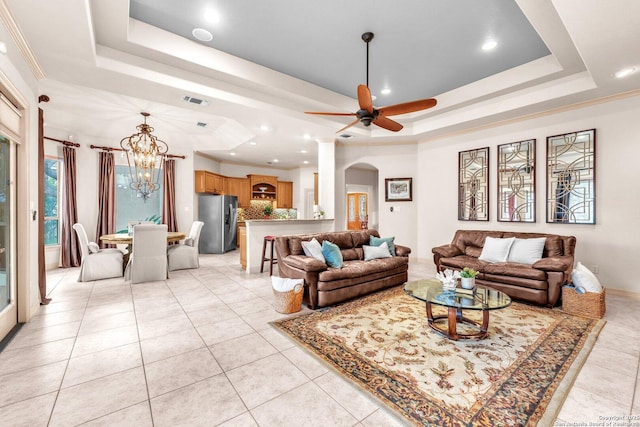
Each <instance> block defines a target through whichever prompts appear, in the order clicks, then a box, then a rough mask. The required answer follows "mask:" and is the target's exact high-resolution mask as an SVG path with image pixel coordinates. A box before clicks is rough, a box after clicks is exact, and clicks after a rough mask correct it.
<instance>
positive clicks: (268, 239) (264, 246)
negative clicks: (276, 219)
mask: <svg viewBox="0 0 640 427" xmlns="http://www.w3.org/2000/svg"><path fill="white" fill-rule="evenodd" d="M275 240H276V238H275V237H273V236H264V240H263V241H262V263H261V264H260V273H262V272H263V271H264V263H265V261H269V276H273V264H277V263H278V260H277V259H273V244H274V243H275ZM267 242H269V243H271V257H270V258H265V257H264V256H265V254H266V252H267Z"/></svg>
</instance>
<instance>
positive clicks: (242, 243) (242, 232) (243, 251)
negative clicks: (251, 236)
mask: <svg viewBox="0 0 640 427" xmlns="http://www.w3.org/2000/svg"><path fill="white" fill-rule="evenodd" d="M238 246H239V247H240V265H241V266H242V269H243V270H245V269H246V268H247V227H245V226H244V224H243V225H241V226H240V227H238Z"/></svg>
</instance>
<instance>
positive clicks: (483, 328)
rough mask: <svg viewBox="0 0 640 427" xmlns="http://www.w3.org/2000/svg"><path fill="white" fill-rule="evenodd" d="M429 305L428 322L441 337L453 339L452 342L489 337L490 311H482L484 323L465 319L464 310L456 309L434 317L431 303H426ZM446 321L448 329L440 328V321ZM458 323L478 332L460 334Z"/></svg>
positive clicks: (453, 308) (449, 308) (451, 308)
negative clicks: (471, 327) (469, 326)
mask: <svg viewBox="0 0 640 427" xmlns="http://www.w3.org/2000/svg"><path fill="white" fill-rule="evenodd" d="M426 305H427V320H428V323H429V326H430V327H431V329H433V330H434V331H436V332H438V333H439V334H441V335H444V336H445V337H447V338H449V339H451V340H456V341H457V340H459V339H482V338H485V337H486V336H487V329H488V328H489V310H482V323H479V322H476V321H474V320H471V319H469V318H468V317H464V316H463V315H462V309H461V308H456V307H448V308H447V314H441V315H438V316H434V315H433V313H432V311H431V303H430V302H429V301H427V302H426ZM443 319H446V322H447V328H446V329H444V328H442V327H440V326H438V323H444V322H439V321H440V320H443ZM458 323H466V324H467V325H472V326H474V327H476V328H478V332H474V333H466V334H463V333H458Z"/></svg>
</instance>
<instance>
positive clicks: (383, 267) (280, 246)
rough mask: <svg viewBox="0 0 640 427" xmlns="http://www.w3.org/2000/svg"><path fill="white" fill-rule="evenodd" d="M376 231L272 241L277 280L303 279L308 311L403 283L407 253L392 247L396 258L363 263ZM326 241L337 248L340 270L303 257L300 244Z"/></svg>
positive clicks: (278, 238)
mask: <svg viewBox="0 0 640 427" xmlns="http://www.w3.org/2000/svg"><path fill="white" fill-rule="evenodd" d="M370 236H375V237H380V235H379V234H378V232H377V231H376V230H355V231H334V232H327V233H317V234H303V235H293V236H278V237H276V253H277V254H278V272H279V275H280V277H289V278H293V279H304V283H305V295H304V301H305V302H306V303H307V306H308V307H309V308H311V309H316V308H319V307H324V306H328V305H332V304H336V303H339V302H342V301H346V300H349V299H352V298H356V297H359V296H361V295H366V294H369V293H371V292H375V291H378V290H381V289H385V288H389V287H392V286H395V285H399V284H401V283H405V282H406V281H407V278H408V270H409V258H408V257H409V254H410V253H411V249H409V248H407V247H405V246H400V245H397V244H396V245H395V252H396V256H393V257H391V258H381V259H373V260H369V261H364V250H363V248H362V246H363V245H369V239H370ZM314 237H315V238H316V239H317V240H318V242H319V243H320V244H322V242H323V241H324V240H328V241H330V242H332V243H334V244H336V245H338V247H339V248H340V252H341V253H342V258H343V266H342V268H332V267H328V266H327V264H326V263H324V262H322V261H320V260H318V259H316V258H314V257H311V256H305V254H304V250H303V248H302V243H301V242H303V241H310V240H311V239H313V238H314Z"/></svg>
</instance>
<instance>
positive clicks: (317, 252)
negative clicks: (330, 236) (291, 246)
mask: <svg viewBox="0 0 640 427" xmlns="http://www.w3.org/2000/svg"><path fill="white" fill-rule="evenodd" d="M300 243H301V244H302V250H303V251H304V254H305V255H306V256H312V257H314V258H315V259H317V260H319V261H322V262H326V261H325V259H324V255H322V246H320V242H318V240H317V239H316V238H315V237H314V238H313V239H311V240H309V241H308V242H300Z"/></svg>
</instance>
